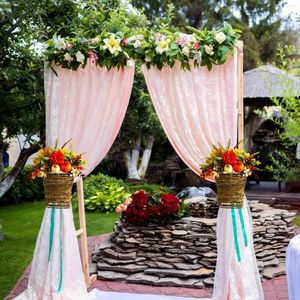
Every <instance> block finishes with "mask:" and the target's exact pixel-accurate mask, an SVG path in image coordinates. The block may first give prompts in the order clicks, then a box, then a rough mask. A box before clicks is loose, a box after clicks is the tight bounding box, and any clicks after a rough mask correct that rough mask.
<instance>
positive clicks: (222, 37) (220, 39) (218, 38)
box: [215, 32, 226, 44]
mask: <svg viewBox="0 0 300 300" xmlns="http://www.w3.org/2000/svg"><path fill="white" fill-rule="evenodd" d="M215 39H216V41H217V42H218V43H219V44H222V43H223V42H224V41H225V40H226V35H225V34H224V33H223V32H218V33H216V35H215Z"/></svg>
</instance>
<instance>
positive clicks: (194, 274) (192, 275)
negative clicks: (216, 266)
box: [144, 268, 214, 278]
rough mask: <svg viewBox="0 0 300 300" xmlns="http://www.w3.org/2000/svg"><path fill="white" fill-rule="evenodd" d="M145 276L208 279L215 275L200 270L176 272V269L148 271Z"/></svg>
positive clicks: (205, 270) (203, 269) (207, 270)
mask: <svg viewBox="0 0 300 300" xmlns="http://www.w3.org/2000/svg"><path fill="white" fill-rule="evenodd" d="M144 273H145V274H150V275H152V274H160V275H164V276H171V277H177V278H199V277H200V278H201V277H207V276H209V275H211V274H213V273H214V271H212V270H209V269H206V268H200V269H196V270H174V269H147V270H145V271H144Z"/></svg>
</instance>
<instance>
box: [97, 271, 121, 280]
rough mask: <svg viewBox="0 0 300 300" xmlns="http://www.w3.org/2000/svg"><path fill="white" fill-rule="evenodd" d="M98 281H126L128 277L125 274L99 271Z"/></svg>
mask: <svg viewBox="0 0 300 300" xmlns="http://www.w3.org/2000/svg"><path fill="white" fill-rule="evenodd" d="M97 278H98V279H100V280H101V279H104V280H119V281H120V280H125V279H126V278H127V275H126V274H124V273H119V272H110V271H98V274H97Z"/></svg>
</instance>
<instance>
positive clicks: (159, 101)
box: [143, 54, 264, 300]
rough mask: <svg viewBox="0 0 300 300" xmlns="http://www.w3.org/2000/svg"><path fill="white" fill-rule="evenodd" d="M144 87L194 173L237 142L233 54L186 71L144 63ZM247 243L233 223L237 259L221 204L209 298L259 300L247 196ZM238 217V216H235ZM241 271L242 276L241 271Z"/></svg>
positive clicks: (228, 215)
mask: <svg viewBox="0 0 300 300" xmlns="http://www.w3.org/2000/svg"><path fill="white" fill-rule="evenodd" d="M143 72H144V76H145V79H146V83H147V87H148V90H149V93H150V96H151V99H152V102H153V105H154V107H155V110H156V113H157V115H158V117H159V120H160V122H161V124H162V127H163V129H164V131H165V133H166V135H167V137H168V138H169V140H170V142H171V144H172V146H173V147H174V149H175V150H176V152H177V154H178V155H179V156H180V157H181V158H182V160H183V161H184V162H185V163H186V164H187V165H188V166H189V168H191V169H192V170H193V171H194V172H195V173H196V174H200V167H199V165H200V163H201V162H202V161H203V159H204V158H205V157H206V156H208V155H209V152H210V150H211V148H212V145H215V144H221V145H222V146H226V145H227V144H228V142H229V140H230V146H231V147H233V146H235V145H236V143H237V116H238V107H237V100H238V98H237V93H238V91H237V86H238V82H237V54H235V55H234V56H233V57H228V58H227V62H226V63H225V64H224V65H221V66H214V67H213V69H212V70H211V71H210V72H209V71H208V70H207V68H206V67H202V68H200V69H198V68H192V70H191V72H189V71H183V70H182V69H180V66H179V64H175V66H174V67H173V68H169V67H163V69H162V70H158V69H157V68H155V67H151V68H150V69H147V68H146V66H145V65H144V66H143ZM242 214H243V217H244V222H245V229H246V232H247V237H248V246H247V247H245V246H244V245H243V236H242V233H241V226H240V225H238V226H237V231H238V240H239V245H240V253H241V258H242V259H241V261H240V262H238V261H237V257H236V253H235V246H234V242H233V225H232V216H231V210H230V209H224V208H220V209H219V213H218V221H217V244H218V258H217V267H216V272H215V282H214V293H213V299H214V300H248V299H249V300H250V299H251V300H262V299H264V296H263V291H262V286H261V282H260V277H259V273H258V268H257V263H256V258H255V253H254V247H253V237H252V221H251V214H250V210H249V209H248V204H247V200H246V199H245V205H244V208H243V209H242ZM237 220H238V219H237ZM241 274H243V276H241Z"/></svg>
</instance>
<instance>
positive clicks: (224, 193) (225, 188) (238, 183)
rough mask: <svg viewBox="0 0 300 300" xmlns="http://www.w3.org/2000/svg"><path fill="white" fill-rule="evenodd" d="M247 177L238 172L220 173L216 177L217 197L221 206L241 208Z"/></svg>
mask: <svg viewBox="0 0 300 300" xmlns="http://www.w3.org/2000/svg"><path fill="white" fill-rule="evenodd" d="M246 181H247V178H246V177H245V176H243V175H240V174H220V176H219V177H217V178H216V184H217V199H218V203H219V206H220V207H221V208H242V207H243V203H244V191H245V186H246Z"/></svg>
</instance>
